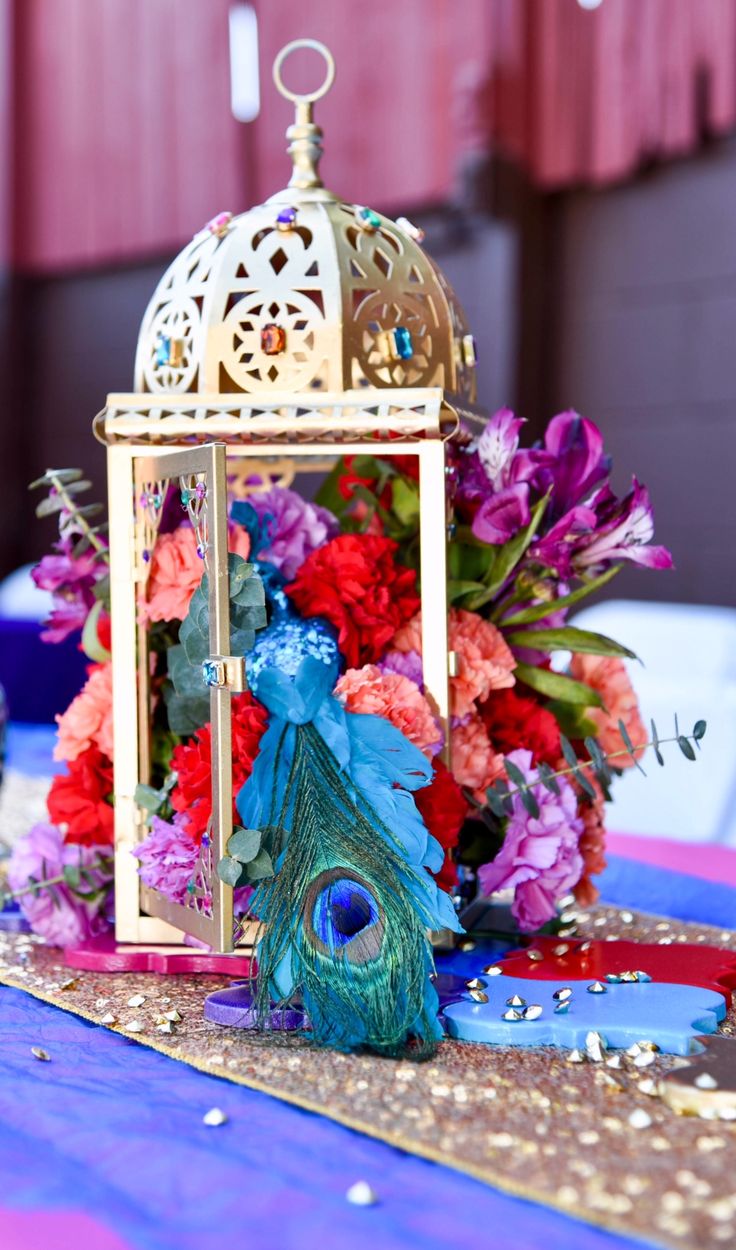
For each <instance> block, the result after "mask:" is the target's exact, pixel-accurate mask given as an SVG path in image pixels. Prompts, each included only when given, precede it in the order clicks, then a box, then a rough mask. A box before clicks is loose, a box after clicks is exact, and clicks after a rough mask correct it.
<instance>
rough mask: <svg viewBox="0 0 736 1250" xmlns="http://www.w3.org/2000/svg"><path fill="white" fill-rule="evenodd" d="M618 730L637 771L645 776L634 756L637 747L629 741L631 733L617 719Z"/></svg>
mask: <svg viewBox="0 0 736 1250" xmlns="http://www.w3.org/2000/svg"><path fill="white" fill-rule="evenodd" d="M618 731H619V733H620V734H621V737H622V739H623V743H624V746H625V747H626V750H627V751H628V753H629V755H630V756H631V758H632V760H633V761H634V763H635V764H636V767H637V768H638V770H639V772H640V773H641V775H642V777H646V773H645V772H644V769H643V768H642V766H641V764H640V763H639V761H638V759H637V758H636V749H637V748H636V747H635V746H634V744H633V742H632V741H631V735H630V734H629V731H628V729H627V728H626V726H625V724H624V722H623V721H622V720H619V722H618ZM689 745H690V744H689V743H688V746H689ZM694 758H695V753H694V752H693V759H694Z"/></svg>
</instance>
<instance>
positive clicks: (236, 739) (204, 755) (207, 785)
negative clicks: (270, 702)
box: [171, 691, 268, 842]
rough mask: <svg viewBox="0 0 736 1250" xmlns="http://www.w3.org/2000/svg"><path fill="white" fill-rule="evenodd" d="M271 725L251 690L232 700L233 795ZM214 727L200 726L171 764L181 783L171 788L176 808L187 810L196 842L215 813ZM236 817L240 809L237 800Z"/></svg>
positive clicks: (238, 790)
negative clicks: (213, 778) (213, 777)
mask: <svg viewBox="0 0 736 1250" xmlns="http://www.w3.org/2000/svg"><path fill="white" fill-rule="evenodd" d="M267 726H268V712H267V711H266V709H265V708H264V707H263V705H262V704H260V703H257V702H256V700H255V699H254V698H253V696H252V695H251V694H249V693H248V692H247V691H246V693H245V694H240V695H237V696H236V697H235V698H234V699H233V701H232V734H233V795H234V796H237V795H238V793H239V792H240V789H241V787H242V786H243V784H244V782H246V781H247V780H248V778H249V777H250V774H251V769H252V768H253V762H254V760H255V758H256V755H257V754H258V748H259V746H260V742H261V738H262V737H263V734H264V733H265V731H266V728H267ZM211 751H212V728H211V726H210V725H209V723H208V724H206V725H203V726H202V728H201V729H198V730H197V732H196V734H195V735H194V737H193V738H190V740H189V741H188V742H186V743H181V744H180V745H179V746H178V747H176V748H175V750H174V753H173V755H172V757H171V768H172V771H174V772H175V773H176V774H177V783H176V785H175V787H174V789H173V790H172V792H171V803H172V806H173V808H174V810H175V811H177V812H182V813H183V814H184V818H185V822H186V831H187V833H188V834H189V836H190V837H191V838H194V840H195V841H196V842H201V840H202V835H203V834H204V833H205V832H206V830H207V825H208V823H209V820H210V816H211V815H212V757H211ZM233 813H234V818H235V820H236V821H237V819H238V816H237V811H236V809H235V804H234V802H233Z"/></svg>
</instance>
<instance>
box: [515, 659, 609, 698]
mask: <svg viewBox="0 0 736 1250" xmlns="http://www.w3.org/2000/svg"><path fill="white" fill-rule="evenodd" d="M514 676H515V677H516V680H517V681H520V682H522V684H523V685H525V686H529V688H530V690H536V691H537V693H538V694H543V695H546V696H547V698H549V699H559V701H560V702H561V703H573V704H578V705H580V706H581V707H584V708H586V707H602V706H603V700H602V699H601V696H600V695H599V694H598V692H597V691H596V690H593V689H592V687H590V686H586V684H585V682H582V681H575V680H574V679H573V678H572V677H566V676H565V675H564V674H563V673H553V672H551V671H550V670H549V669H546V668H536V667H535V666H534V665H533V664H517V665H516V668H515V669H514Z"/></svg>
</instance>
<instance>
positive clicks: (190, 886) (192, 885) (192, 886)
mask: <svg viewBox="0 0 736 1250" xmlns="http://www.w3.org/2000/svg"><path fill="white" fill-rule="evenodd" d="M196 889H197V883H196V881H187V894H194V893H195V891H196Z"/></svg>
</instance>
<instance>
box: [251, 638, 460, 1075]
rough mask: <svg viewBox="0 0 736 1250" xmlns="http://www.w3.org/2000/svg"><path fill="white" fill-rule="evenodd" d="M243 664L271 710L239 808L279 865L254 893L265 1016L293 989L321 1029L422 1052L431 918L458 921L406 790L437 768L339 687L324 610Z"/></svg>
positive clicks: (322, 1033)
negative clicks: (341, 698)
mask: <svg viewBox="0 0 736 1250" xmlns="http://www.w3.org/2000/svg"><path fill="white" fill-rule="evenodd" d="M295 628H296V635H295ZM287 636H288V637H289V641H288V644H287V645H285V647H284V649H283V650H281V651H279V646H278V642H279V638H281V639H284V640H285V639H286V637H287ZM296 636H299V637H300V638H301V644H300V645H299V646H295V637H296ZM326 639H327V640H328V641H327V642H326V641H325V640H326ZM279 657H280V660H279ZM248 671H249V680H250V682H251V686H252V688H253V691H254V693H255V694H256V696H257V698H258V699H260V700H261V702H263V703H264V704H265V706H266V707H267V708H268V710H269V713H270V721H269V728H268V730H267V731H266V734H265V735H264V738H263V740H262V743H261V750H260V752H259V756H258V758H257V759H256V762H255V765H254V768H253V772H252V774H251V776H250V778H249V779H248V781H247V782H246V783H245V786H244V787H243V789H242V791H241V793H240V795H239V798H238V808H239V811H240V815H241V819H242V820H243V822H244V824H245V825H247V826H249V827H251V828H253V827H257V828H260V829H261V830H262V831H263V834H264V845H265V846H266V847H267V849H268V850H269V853H270V855H271V859H272V861H273V863H274V868H275V871H274V875H273V876H272V877H270V878H268V879H267V880H266V881H264V882H262V883H261V884H260V886H259V888H258V890H257V893H256V895H255V897H254V900H253V904H252V910H253V912H254V914H255V915H256V916H257V917H258V918H259V919H260V920H261V922H262V928H261V932H260V936H259V941H258V982H257V986H256V987H255V1009H256V1014H257V1016H258V1018H259V1019H260V1020H261V1021H263V1023H264V1025H265V1023H266V1022H267V1020H268V1017H269V1010H270V1008H271V1000H272V999H276V1000H277V1001H278V1002H279V1003H280V1004H283V1003H285V1002H286V1001H287V1000H288V999H289V998H291V997H292V996H294V995H297V994H299V995H301V997H302V999H303V1002H304V1006H305V1009H306V1011H307V1014H308V1016H309V1019H310V1021H311V1025H312V1030H313V1036H314V1039H315V1040H316V1041H317V1042H319V1043H321V1044H323V1045H329V1046H332V1047H334V1048H337V1049H342V1050H349V1049H354V1048H356V1047H360V1046H367V1047H370V1048H371V1049H373V1050H375V1051H378V1052H380V1053H382V1054H387V1055H398V1054H402V1053H410V1054H411V1055H412V1056H413V1057H416V1058H420V1057H424V1056H426V1055H428V1054H430V1053H431V1052H432V1051H433V1049H434V1047H435V1045H436V1042H437V1039H438V1038H439V1037H440V1036H441V1033H442V1030H441V1027H440V1025H439V1023H438V1020H437V1010H438V1000H437V995H436V992H435V990H434V987H433V985H432V980H431V976H432V973H433V959H432V948H431V944H430V942H429V938H428V931H429V930H430V929H436V928H442V927H450V928H453V929H458V928H459V925H458V922H457V919H456V917H455V913H454V910H453V908H452V905H451V903H450V900H449V899H448V897H447V895H446V894H444V892H443V891H441V890H439V889H438V888H437V886H436V884H435V882H434V880H433V878H432V877H431V876H430V871H429V870H432V871H436V870H437V869H438V868H439V867H440V865H441V863H442V850H441V848H440V847H439V845H438V843H437V842H436V841H435V839H434V838H432V837H431V836H430V835H429V833H428V831H427V829H426V826H425V825H424V822H423V821H422V818H421V816H420V814H419V812H418V810H417V807H416V804H415V802H414V799H413V796H412V793H411V792H412V791H413V790H416V789H418V788H419V787H420V786H423V785H426V784H427V783H428V782H429V780H430V779H431V775H432V766H431V764H430V763H429V762H428V761H427V760H426V759H425V757H424V756H423V755H422V753H421V751H419V750H418V749H417V748H416V747H415V746H414V745H413V744H412V743H411V742H409V741H408V739H407V738H405V737H404V735H403V734H402V733H400V731H399V730H398V729H395V728H394V727H393V726H392V725H391V724H390V723H389V722H388V721H385V720H383V719H382V718H380V717H376V716H366V715H355V714H352V713H347V712H345V710H344V709H343V708H342V706H341V705H340V703H339V702H338V701H337V700H336V699H335V698H334V697H333V696H332V694H331V691H332V688H333V686H334V682H335V677H336V674H337V651H336V648H335V646H334V637H333V635H332V634H331V632H330V630H329V627H324V626H323V624H322V623H320V622H314V621H308V622H307V621H300V620H298V618H293V619H291V620H287V621H284V620H281V621H278V622H275V623H274V624H273V625H272V626H270V627H269V629H267V630H264V631H263V634H262V635H261V637H260V638H259V641H258V642H257V644H256V648H255V649H254V652H253V653H251V656H249V661H248Z"/></svg>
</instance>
